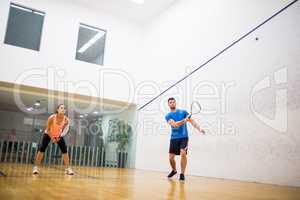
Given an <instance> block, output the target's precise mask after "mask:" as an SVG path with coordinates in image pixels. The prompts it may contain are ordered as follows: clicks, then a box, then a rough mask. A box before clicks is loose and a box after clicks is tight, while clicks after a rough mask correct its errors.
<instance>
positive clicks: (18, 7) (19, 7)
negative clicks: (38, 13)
mask: <svg viewBox="0 0 300 200" xmlns="http://www.w3.org/2000/svg"><path fill="white" fill-rule="evenodd" d="M10 6H11V7H13V8H17V9H19V10H24V11H26V12H32V11H33V10H30V9H28V8H24V7H21V6H17V5H15V4H11V5H10Z"/></svg>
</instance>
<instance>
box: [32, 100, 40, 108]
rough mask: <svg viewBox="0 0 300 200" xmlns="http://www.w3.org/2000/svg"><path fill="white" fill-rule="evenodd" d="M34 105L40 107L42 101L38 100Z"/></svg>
mask: <svg viewBox="0 0 300 200" xmlns="http://www.w3.org/2000/svg"><path fill="white" fill-rule="evenodd" d="M33 105H34V106H36V107H39V106H40V105H41V103H40V101H36V102H35V103H34V104H33Z"/></svg>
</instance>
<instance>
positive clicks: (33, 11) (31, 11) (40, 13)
mask: <svg viewBox="0 0 300 200" xmlns="http://www.w3.org/2000/svg"><path fill="white" fill-rule="evenodd" d="M10 6H11V7H13V8H16V9H19V10H23V11H26V12H30V13H34V14H38V15H42V16H44V15H45V13H42V12H39V11H36V10H32V9H30V8H25V7H22V6H18V5H16V4H10Z"/></svg>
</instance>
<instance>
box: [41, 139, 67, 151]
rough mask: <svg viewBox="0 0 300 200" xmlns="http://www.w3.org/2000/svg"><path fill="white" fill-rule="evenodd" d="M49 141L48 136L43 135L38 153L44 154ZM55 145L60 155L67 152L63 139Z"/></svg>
mask: <svg viewBox="0 0 300 200" xmlns="http://www.w3.org/2000/svg"><path fill="white" fill-rule="evenodd" d="M50 141H51V138H50V136H49V135H48V134H44V135H43V139H42V144H41V145H40V148H39V151H40V152H43V153H44V152H45V150H46V148H47V146H48V144H49V142H50ZM57 144H58V146H59V148H60V150H61V152H62V153H67V152H68V149H67V145H66V142H65V140H64V138H60V140H59V141H58V142H57Z"/></svg>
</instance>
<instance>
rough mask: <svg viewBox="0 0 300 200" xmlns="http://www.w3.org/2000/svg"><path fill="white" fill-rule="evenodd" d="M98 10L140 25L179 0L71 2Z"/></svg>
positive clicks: (93, 0)
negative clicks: (140, 2) (141, 2)
mask: <svg viewBox="0 0 300 200" xmlns="http://www.w3.org/2000/svg"><path fill="white" fill-rule="evenodd" d="M69 1H72V3H78V4H80V6H86V7H89V8H93V9H96V10H103V11H106V12H108V13H110V14H112V15H115V16H119V17H122V18H127V19H128V20H131V21H134V22H136V23H139V24H143V23H146V22H147V21H149V20H151V19H152V18H153V17H155V16H157V15H159V14H160V13H162V12H163V11H165V10H166V9H167V8H169V7H170V6H171V5H172V4H174V3H175V2H176V1H178V0H144V3H143V4H137V3H134V0H69Z"/></svg>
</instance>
